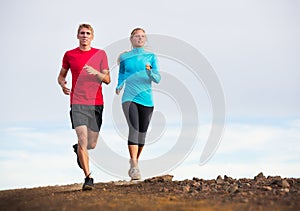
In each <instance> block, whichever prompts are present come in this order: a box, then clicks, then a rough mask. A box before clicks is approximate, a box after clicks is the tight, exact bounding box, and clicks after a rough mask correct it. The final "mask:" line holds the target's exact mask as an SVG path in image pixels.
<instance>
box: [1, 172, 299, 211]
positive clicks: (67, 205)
mask: <svg viewBox="0 0 300 211" xmlns="http://www.w3.org/2000/svg"><path fill="white" fill-rule="evenodd" d="M172 178H173V176H171V175H165V176H161V177H154V178H150V179H146V180H144V181H140V182H126V181H117V182H109V183H96V184H95V189H94V190H92V191H85V192H83V191H81V186H82V184H72V185H65V186H49V187H38V188H31V189H15V190H4V191H0V210H2V211H4V210H10V211H11V210H300V179H299V178H281V177H280V176H274V177H272V176H269V177H265V176H264V175H263V174H262V173H260V174H258V175H257V176H256V177H255V178H254V179H246V178H245V179H233V178H231V177H228V176H226V175H225V176H224V178H223V177H221V176H218V177H217V178H216V179H213V180H203V179H199V178H193V179H192V180H184V181H173V180H172Z"/></svg>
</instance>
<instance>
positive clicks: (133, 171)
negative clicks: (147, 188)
mask: <svg viewBox="0 0 300 211" xmlns="http://www.w3.org/2000/svg"><path fill="white" fill-rule="evenodd" d="M128 175H129V176H130V178H131V180H140V179H141V173H140V170H139V168H138V167H131V168H130V169H129V171H128Z"/></svg>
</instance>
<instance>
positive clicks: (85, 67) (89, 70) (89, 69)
mask: <svg viewBox="0 0 300 211" xmlns="http://www.w3.org/2000/svg"><path fill="white" fill-rule="evenodd" d="M83 69H85V70H86V71H87V73H88V74H90V75H98V74H99V71H97V70H95V69H94V68H92V67H91V66H88V65H84V67H83Z"/></svg>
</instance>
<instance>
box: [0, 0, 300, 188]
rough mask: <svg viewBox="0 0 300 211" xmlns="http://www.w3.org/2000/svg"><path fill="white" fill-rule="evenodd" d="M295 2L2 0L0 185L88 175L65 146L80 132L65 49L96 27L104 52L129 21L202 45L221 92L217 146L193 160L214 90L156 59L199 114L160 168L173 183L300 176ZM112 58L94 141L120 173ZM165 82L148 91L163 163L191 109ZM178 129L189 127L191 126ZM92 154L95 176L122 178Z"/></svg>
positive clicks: (205, 131)
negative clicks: (85, 26)
mask: <svg viewBox="0 0 300 211" xmlns="http://www.w3.org/2000/svg"><path fill="white" fill-rule="evenodd" d="M299 9H300V3H299V1H297V0H263V1H261V0H251V1H250V0H244V1H239V0H228V1H221V0H219V1H218V0H212V1H203V0H200V1H192V0H187V1H179V0H172V1H158V0H152V1H151V2H150V1H149V2H148V3H147V2H141V1H136V0H132V1H114V0H111V1H106V2H103V1H96V0H90V1H84V2H83V1H78V0H72V1H70V0H66V1H56V0H52V1H50V0H41V1H37V0H27V1H21V0H10V1H1V3H0V21H1V26H2V30H1V34H0V37H1V40H2V48H3V51H1V53H0V54H1V56H0V59H1V65H2V68H1V69H2V70H1V74H2V76H1V78H0V82H1V83H0V92H1V96H2V103H1V109H0V116H1V119H0V131H1V134H2V136H1V138H0V143H1V145H2V147H1V148H0V168H1V173H0V190H4V189H12V188H29V187H37V186H48V185H61V184H73V183H81V182H83V173H82V172H81V170H80V169H79V168H78V167H77V164H76V158H75V154H74V152H73V151H72V145H73V144H74V143H75V142H76V135H75V133H74V131H73V130H71V128H70V121H69V116H68V115H69V114H68V112H69V98H68V97H67V96H65V95H63V93H62V91H61V89H60V87H59V86H58V84H57V76H58V73H59V70H60V68H61V61H62V57H63V55H64V53H65V51H66V50H69V49H72V48H75V47H77V46H78V40H77V39H76V31H77V27H78V25H79V24H80V23H90V24H91V25H92V26H93V27H94V30H95V39H94V41H93V46H94V47H98V48H102V49H107V47H108V46H111V45H113V44H114V43H116V42H118V41H120V40H124V39H125V40H126V38H127V39H128V37H129V34H130V32H131V30H132V29H133V28H135V27H142V28H144V29H145V30H146V33H147V34H149V35H151V34H153V35H159V36H169V37H172V38H175V39H176V40H179V41H183V42H185V43H186V45H189V46H192V47H193V48H194V49H197V50H198V52H200V54H201V55H202V56H203V58H205V59H206V61H207V62H208V63H209V64H210V65H211V67H212V68H213V70H214V72H215V74H216V75H217V77H218V80H219V82H220V84H221V87H222V91H223V93H224V98H225V107H226V115H225V119H226V123H225V125H224V131H223V133H222V137H221V139H220V143H219V145H218V147H217V150H216V151H215V153H214V154H213V155H212V156H211V158H210V159H209V160H208V161H207V162H206V163H205V164H201V165H200V164H199V158H200V155H201V153H202V151H203V147H204V145H205V142H206V140H207V139H208V135H209V131H210V130H211V128H212V127H213V125H214V122H212V112H213V111H212V105H211V101H210V96H209V93H207V90H206V89H205V88H206V87H205V86H203V84H202V85H201V82H200V81H199V80H196V79H195V77H194V76H193V74H191V70H190V69H189V68H188V67H187V66H185V65H188V64H182V63H180V62H178V61H175V60H174V59H167V58H163V57H159V61H160V68H161V69H160V70H161V72H162V73H166V74H167V73H168V74H169V75H171V76H173V77H174V78H175V79H176V80H177V81H179V85H183V86H185V87H186V88H187V90H188V92H189V93H190V95H191V96H192V98H193V99H194V100H195V105H196V109H197V111H198V113H197V114H198V115H195V116H196V117H199V120H197V121H198V122H197V123H198V124H197V137H196V139H195V141H194V142H193V145H192V147H190V148H189V149H188V152H187V153H186V154H185V156H182V157H181V159H180V161H178V162H177V163H176V164H175V165H173V164H172V165H171V166H169V167H168V168H165V169H163V170H161V172H159V173H169V174H172V175H174V178H175V179H178V180H181V179H191V178H193V177H198V178H205V179H208V178H216V177H217V176H218V175H227V176H232V177H236V178H243V177H248V178H252V177H254V176H256V175H257V174H258V173H260V172H263V173H264V174H265V175H280V176H282V177H300V170H299V169H300V154H299V151H300V109H299V107H300V98H299V96H300V89H299V88H300V87H299V78H300V72H299V69H300V59H299V50H300V41H299V37H300V28H299V25H300V14H299V12H298V11H299ZM150 38H151V36H149V40H148V41H149V44H151V39H150ZM152 44H153V46H152V47H153V48H154V49H159V48H163V46H164V43H160V44H161V45H158V44H159V43H158V44H157V43H155V42H153V40H152ZM128 49H130V43H129V42H128ZM174 49H176V47H175V46H174ZM174 49H170V50H169V51H170V52H172V50H174ZM122 50H123V49H120V52H122ZM203 58H202V59H203ZM108 60H109V61H110V63H111V64H112V65H111V77H112V82H111V84H110V85H108V86H104V87H103V90H104V100H105V114H104V123H103V126H102V129H101V138H100V140H99V143H98V146H97V150H98V149H99V150H101V149H103V146H105V145H107V147H108V148H109V149H111V150H112V153H111V155H115V156H120V157H122V158H124V159H123V160H124V164H123V163H122V166H120V168H119V169H121V170H122V169H124V172H125V171H127V167H128V163H126V162H127V161H126V162H125V160H126V159H128V152H127V148H126V147H127V146H126V142H123V141H124V140H125V139H126V125H125V124H123V125H122V124H121V125H118V126H117V127H116V125H114V124H115V122H114V121H115V119H116V118H117V119H118V118H120V119H122V118H123V116H122V113H118V112H120V110H118V111H117V110H115V106H116V108H118V106H120V103H119V100H120V99H119V98H117V97H116V96H115V95H114V88H115V86H116V81H117V66H116V65H115V64H116V62H115V61H113V59H112V57H109V58H108ZM167 79H172V78H171V77H165V80H164V78H162V84H161V85H160V84H158V85H155V86H154V87H155V88H156V89H157V90H159V91H157V92H155V95H154V97H155V98H154V100H155V109H156V111H157V112H156V114H155V115H156V117H155V119H153V121H154V122H155V123H156V124H152V125H151V126H150V127H151V128H152V129H153V130H155V129H156V128H155V127H156V125H160V124H161V123H162V122H164V123H165V125H164V126H165V127H164V128H159V129H161V131H160V136H158V137H156V139H154V141H153V143H151V144H150V145H149V147H148V148H145V150H144V152H143V157H142V159H143V160H145V161H147V160H151V159H154V158H159V157H160V156H163V155H165V154H168V156H169V157H167V159H170V160H171V159H172V158H173V157H172V156H174V158H175V157H176V156H175V155H174V154H170V155H169V153H168V152H170V150H171V149H172V146H178V143H179V142H178V140H179V138H178V137H179V135H180V132H178V131H180V129H181V128H182V127H183V125H184V124H183V122H182V116H184V115H185V114H186V112H187V111H186V110H181V104H180V102H181V101H180V99H177V98H176V97H180V96H179V95H176V94H175V96H170V95H166V94H165V93H164V89H163V88H162V87H167V88H168V89H173V88H174V87H176V85H174V83H171V82H170V80H167ZM68 82H69V83H68V84H70V83H71V78H70V76H69V78H68ZM213 83H216V81H214V82H213ZM188 103H189V102H184V105H183V106H186V105H189V104H188ZM106 105H107V106H106ZM113 108H114V109H113ZM118 115H119V116H118ZM113 116H115V117H113ZM123 126H124V127H125V129H124V128H122V127H123ZM118 127H119V128H118ZM183 129H184V131H185V132H186V133H188V132H189V130H191V131H192V130H193V127H191V128H188V127H186V126H185V127H184V128H183ZM194 129H195V128H194ZM198 129H199V130H198ZM150 136H151V134H150ZM183 148H184V147H182V149H183ZM91 153H94V154H93V156H94V162H92V163H91V168H92V169H93V170H92V171H93V176H94V178H95V182H97V181H99V182H100V181H114V180H122V179H126V180H128V179H129V178H128V176H122V175H121V176H120V175H116V174H112V173H111V172H108V171H107V169H105V168H104V169H103V168H102V167H103V165H106V164H108V165H111V166H112V165H116V164H114V163H111V162H109V161H110V160H111V159H110V158H109V156H110V155H109V154H108V155H104V156H101V155H102V154H101V153H97V151H96V150H95V151H94V152H91ZM179 154H180V153H179ZM106 156H108V157H106ZM167 159H165V161H166V160H167ZM156 160H157V159H156ZM100 161H101V162H102V161H104V164H102V163H101V162H100ZM106 161H107V162H106ZM99 162H100V163H101V164H100V165H99ZM145 165H146V164H145ZM113 167H114V168H118V166H117V167H115V166H113ZM113 167H111V168H113ZM148 170H149V169H146V168H145V172H148ZM126 173H127V172H125V173H124V175H126ZM142 174H143V171H142ZM145 175H147V176H157V174H156V173H153V175H151V169H150V172H149V173H147V174H145Z"/></svg>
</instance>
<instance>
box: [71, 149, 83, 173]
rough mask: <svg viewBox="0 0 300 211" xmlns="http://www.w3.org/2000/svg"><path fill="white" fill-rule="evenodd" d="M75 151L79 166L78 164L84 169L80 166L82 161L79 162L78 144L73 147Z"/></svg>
mask: <svg viewBox="0 0 300 211" xmlns="http://www.w3.org/2000/svg"><path fill="white" fill-rule="evenodd" d="M73 149H74V152H75V153H76V156H77V164H78V166H79V168H81V169H82V166H81V164H80V160H79V157H78V153H77V149H78V144H74V145H73Z"/></svg>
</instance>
